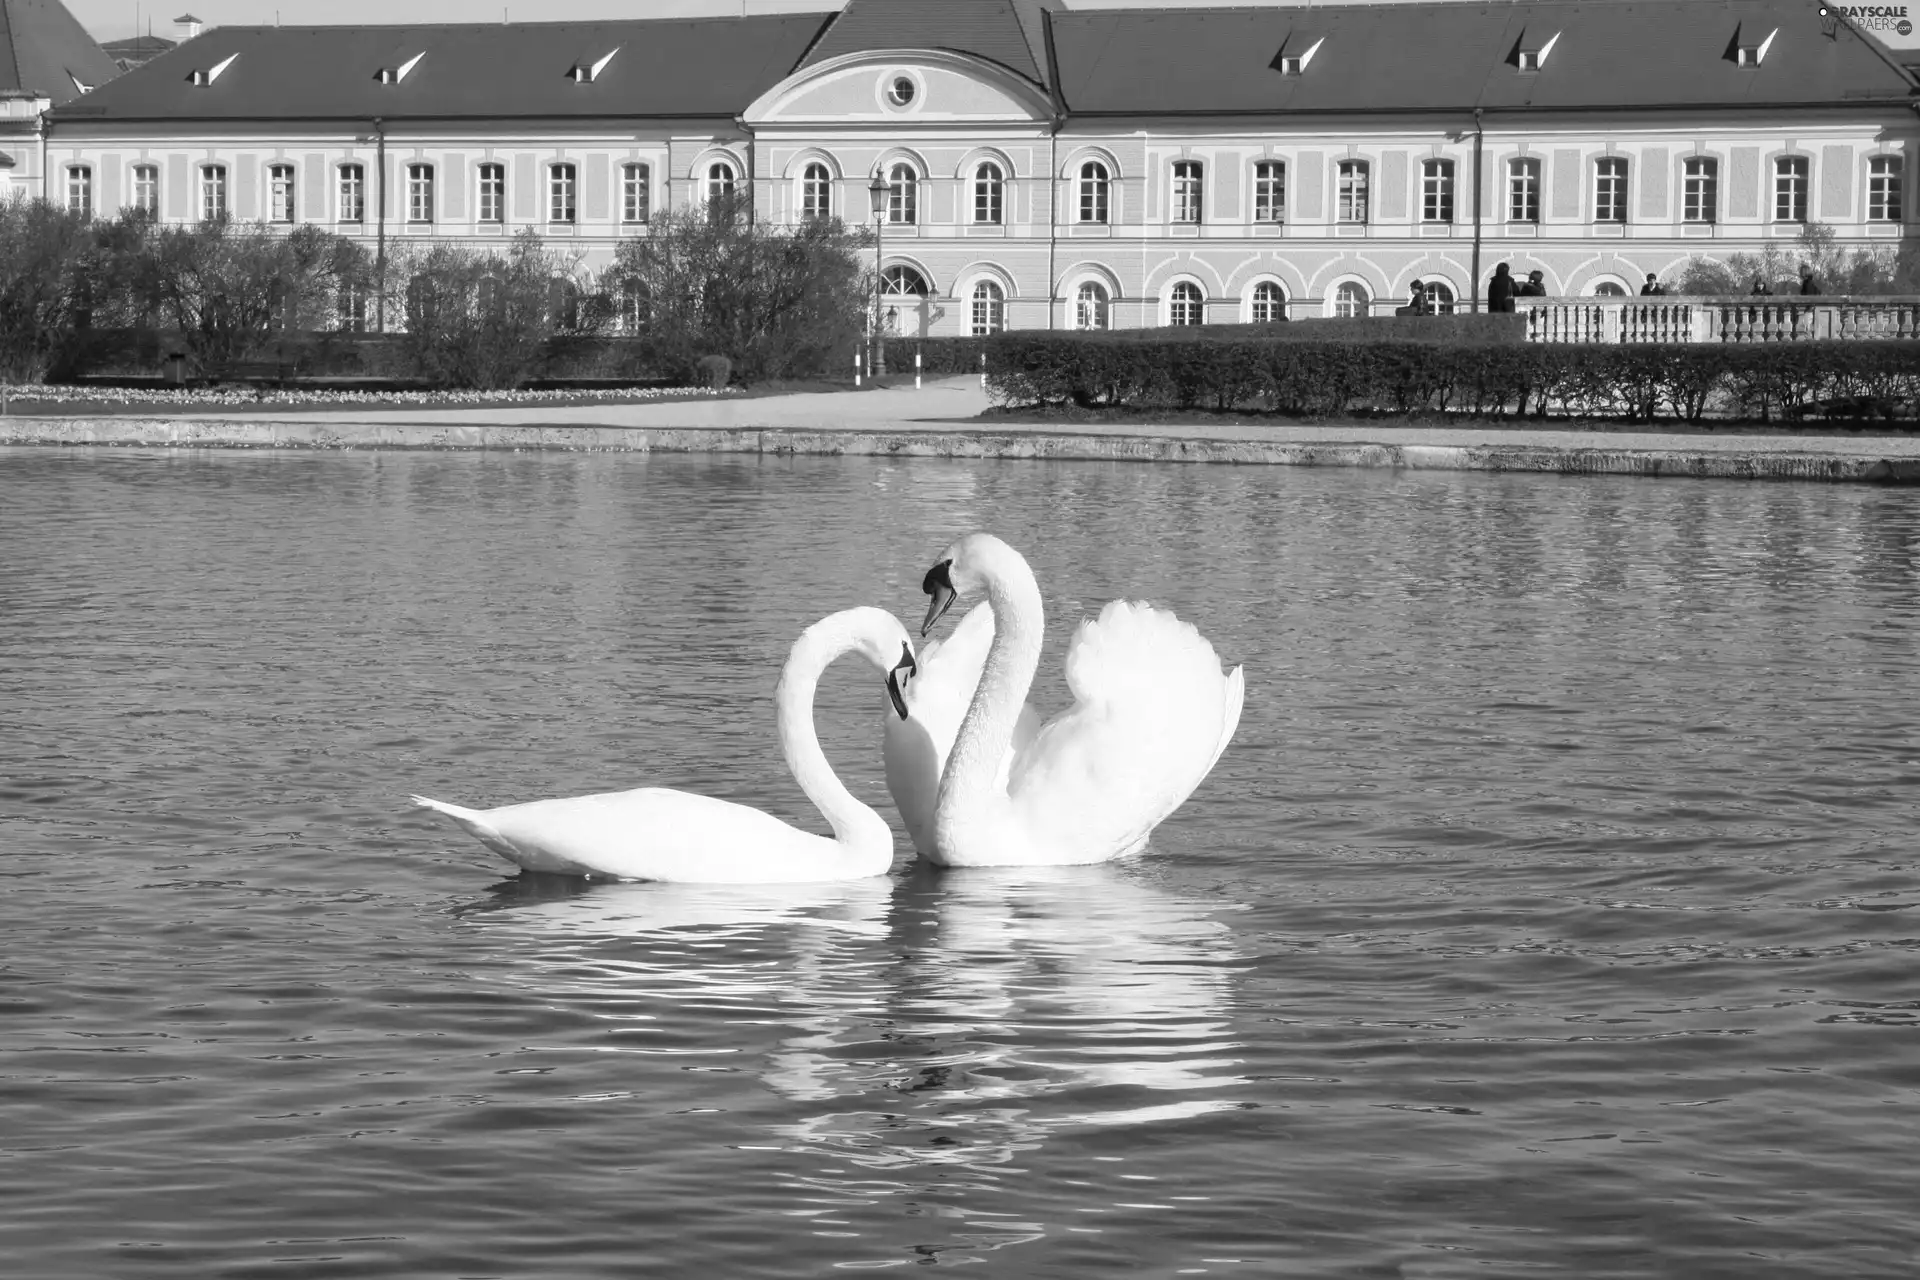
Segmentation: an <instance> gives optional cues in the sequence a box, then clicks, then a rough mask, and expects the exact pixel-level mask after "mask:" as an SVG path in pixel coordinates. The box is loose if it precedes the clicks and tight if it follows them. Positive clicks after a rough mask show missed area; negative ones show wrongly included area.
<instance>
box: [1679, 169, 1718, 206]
mask: <svg viewBox="0 0 1920 1280" xmlns="http://www.w3.org/2000/svg"><path fill="white" fill-rule="evenodd" d="M1680 216H1681V217H1682V218H1684V219H1686V220H1687V221H1688V222H1718V221H1719V220H1720V162H1719V161H1717V160H1714V159H1712V158H1711V157H1708V156H1689V157H1688V158H1687V162H1686V165H1685V166H1684V167H1683V168H1682V170H1681V174H1680Z"/></svg>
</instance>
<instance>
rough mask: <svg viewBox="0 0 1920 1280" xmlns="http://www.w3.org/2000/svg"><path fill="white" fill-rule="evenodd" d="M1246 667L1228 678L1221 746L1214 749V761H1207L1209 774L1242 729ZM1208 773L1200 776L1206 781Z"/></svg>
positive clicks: (1221, 725) (1245, 692) (1235, 670)
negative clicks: (1241, 712) (1241, 717)
mask: <svg viewBox="0 0 1920 1280" xmlns="http://www.w3.org/2000/svg"><path fill="white" fill-rule="evenodd" d="M1245 670H1246V668H1245V667H1235V668H1234V669H1233V671H1232V672H1231V673H1229V674H1228V676H1227V705H1226V713H1225V715H1223V716H1222V717H1221V722H1220V745H1219V746H1218V747H1217V748H1215V749H1214V753H1213V759H1211V760H1209V761H1207V773H1212V772H1213V766H1215V765H1216V764H1219V763H1220V757H1221V756H1222V755H1224V754H1226V750H1227V744H1228V743H1229V742H1232V741H1233V735H1234V733H1235V732H1236V731H1238V730H1239V728H1240V708H1241V707H1242V706H1244V705H1245V703H1246V700H1247V682H1246V678H1245V677H1244V676H1243V675H1242V673H1243V672H1244V671H1245ZM1207 773H1203V774H1201V775H1200V777H1201V779H1202V780H1203V781H1204V780H1205V779H1206V776H1207Z"/></svg>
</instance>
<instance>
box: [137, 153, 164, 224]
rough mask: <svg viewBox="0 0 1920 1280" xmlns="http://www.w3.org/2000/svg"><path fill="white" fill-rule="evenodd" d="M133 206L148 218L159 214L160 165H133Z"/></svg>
mask: <svg viewBox="0 0 1920 1280" xmlns="http://www.w3.org/2000/svg"><path fill="white" fill-rule="evenodd" d="M133 207H134V208H135V209H136V210H138V211H139V212H141V213H144V214H146V215H147V216H148V217H150V218H157V217H159V216H160V166H158V165H152V164H137V165H135V166H133Z"/></svg>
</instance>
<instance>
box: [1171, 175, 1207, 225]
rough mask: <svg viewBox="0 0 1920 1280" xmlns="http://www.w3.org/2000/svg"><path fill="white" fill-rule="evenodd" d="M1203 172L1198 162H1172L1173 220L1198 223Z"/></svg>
mask: <svg viewBox="0 0 1920 1280" xmlns="http://www.w3.org/2000/svg"><path fill="white" fill-rule="evenodd" d="M1204 178H1205V170H1203V169H1202V168H1201V167H1200V162H1199V161H1198V160H1176V161H1174V162H1173V220H1174V221H1175V222H1198V221H1200V194H1201V187H1202V185H1203V180H1204Z"/></svg>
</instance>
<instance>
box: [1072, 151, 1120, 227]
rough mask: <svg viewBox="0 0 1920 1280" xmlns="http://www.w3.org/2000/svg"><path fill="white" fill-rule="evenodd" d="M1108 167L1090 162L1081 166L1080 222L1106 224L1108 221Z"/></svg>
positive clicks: (1095, 161)
mask: <svg viewBox="0 0 1920 1280" xmlns="http://www.w3.org/2000/svg"><path fill="white" fill-rule="evenodd" d="M1111 181H1112V180H1111V179H1110V178H1109V177H1108V176H1107V166H1105V165H1104V164H1101V163H1100V162H1099V161H1098V160H1089V161H1087V162H1086V163H1085V164H1083V165H1081V166H1080V221H1082V222H1097V223H1104V222H1105V221H1106V220H1107V216H1108V215H1107V186H1108V183H1109V182H1111Z"/></svg>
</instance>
